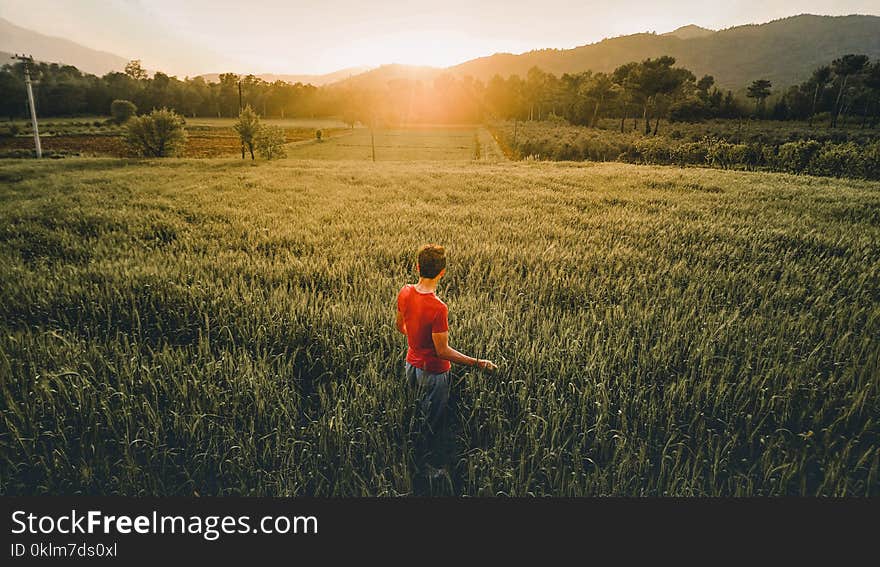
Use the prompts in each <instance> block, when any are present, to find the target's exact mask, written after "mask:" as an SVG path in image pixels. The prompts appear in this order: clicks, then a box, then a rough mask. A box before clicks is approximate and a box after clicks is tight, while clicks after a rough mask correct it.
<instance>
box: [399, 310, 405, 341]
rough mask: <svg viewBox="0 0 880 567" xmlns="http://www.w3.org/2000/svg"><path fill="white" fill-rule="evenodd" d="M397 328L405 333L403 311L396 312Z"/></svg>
mask: <svg viewBox="0 0 880 567" xmlns="http://www.w3.org/2000/svg"><path fill="white" fill-rule="evenodd" d="M397 330H398V331H400V332H401V333H403V334H404V335H405V334H406V321H405V320H404V319H403V313H401V312H400V311H398V312H397Z"/></svg>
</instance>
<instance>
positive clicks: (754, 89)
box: [746, 79, 773, 117]
mask: <svg viewBox="0 0 880 567" xmlns="http://www.w3.org/2000/svg"><path fill="white" fill-rule="evenodd" d="M772 86H773V84H772V83H771V82H770V81H768V80H767V79H757V80H755V81H752V84H751V85H749V88H748V90H747V92H746V96H747V97H749V98H753V99H755V114H756V115H757V116H759V117H760V116H762V115H763V114H764V103H765V101H766V100H767V97H769V96H770V93H771V91H770V87H772Z"/></svg>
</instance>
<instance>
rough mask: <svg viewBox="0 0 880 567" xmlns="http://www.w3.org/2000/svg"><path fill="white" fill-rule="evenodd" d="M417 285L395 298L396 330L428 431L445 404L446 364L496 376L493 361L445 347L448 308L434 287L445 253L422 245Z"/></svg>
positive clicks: (444, 272) (442, 250)
mask: <svg viewBox="0 0 880 567" xmlns="http://www.w3.org/2000/svg"><path fill="white" fill-rule="evenodd" d="M416 267H417V269H418V271H419V281H418V283H416V284H407V285H405V286H403V288H402V289H401V290H400V293H398V295H397V330H398V331H400V332H401V333H403V334H404V335H406V341H407V344H408V346H409V349H408V350H407V353H406V378H407V381H408V382H409V383H410V385H411V386H412V387H415V388H417V391H418V393H419V397H420V400H419V406H420V407H421V410H422V414H423V416H424V417H425V418H426V420H427V421H428V424H429V425H430V427H431V431H432V432H433V431H435V429H436V427H437V423H438V422H439V420H440V418H441V417H442V416H443V413H444V412H445V410H446V404H447V403H448V401H449V368H450V362H455V363H457V364H464V365H466V366H476V367H478V368H480V369H482V370H487V371H489V372H494V371H495V370H496V369H497V368H498V367H497V366H495V365H494V364H493V363H492V362H491V361H489V360H485V359H476V358H473V357H470V356H467V355H465V354H462V353H460V352H458V351H457V350H455V349H454V348H452V347H451V346H449V323H448V320H447V315H448V310H447V308H446V304H445V303H443V302H442V301H440V298H439V297H437V294H436V291H437V284H438V283H439V282H440V279H441V278H442V277H443V276H444V275H445V274H446V250H445V249H444V248H443V247H442V246H439V245H437V244H426V245H425V246H422V248H421V249H420V250H419V256H418V264H417V266H416Z"/></svg>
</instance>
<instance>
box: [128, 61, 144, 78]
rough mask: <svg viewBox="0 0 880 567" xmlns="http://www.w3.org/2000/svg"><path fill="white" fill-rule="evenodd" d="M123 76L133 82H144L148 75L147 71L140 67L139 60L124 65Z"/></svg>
mask: <svg viewBox="0 0 880 567" xmlns="http://www.w3.org/2000/svg"><path fill="white" fill-rule="evenodd" d="M125 74H126V75H128V76H129V77H131V78H132V79H134V80H135V81H143V80H146V78H147V77H149V75H148V74H147V71H146V70H145V69H144V68H143V67H142V66H141V60H140V59H132V60H131V61H129V62H128V63H127V64H126V65H125Z"/></svg>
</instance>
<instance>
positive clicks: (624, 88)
mask: <svg viewBox="0 0 880 567" xmlns="http://www.w3.org/2000/svg"><path fill="white" fill-rule="evenodd" d="M638 68H639V64H638V63H636V62H635V61H632V62H630V63H627V64H625V65H621V66H620V67H618V68H617V69H615V70H614V72H613V73H612V74H611V80H613V81H614V83H615V84H616V85H617V86H618V88H619V89H620V92H621V96H620V97H619V100H620V105H621V109H620V110H621V112H620V132H621V133H623V130H624V126H625V124H626V119H627V113H628V111H629V107H630V105H631V104H637V103H638V100H637V99H638V97H639V96H640V95H639V89H638V84H637V71H638Z"/></svg>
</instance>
